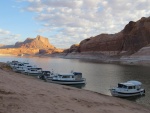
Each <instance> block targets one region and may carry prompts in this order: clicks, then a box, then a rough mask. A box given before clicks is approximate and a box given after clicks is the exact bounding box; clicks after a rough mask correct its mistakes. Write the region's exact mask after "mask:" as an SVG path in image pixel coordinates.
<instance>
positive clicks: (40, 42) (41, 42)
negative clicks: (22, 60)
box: [15, 35, 55, 49]
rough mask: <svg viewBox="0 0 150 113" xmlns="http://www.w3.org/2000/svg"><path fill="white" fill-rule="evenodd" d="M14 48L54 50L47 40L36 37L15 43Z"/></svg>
mask: <svg viewBox="0 0 150 113" xmlns="http://www.w3.org/2000/svg"><path fill="white" fill-rule="evenodd" d="M15 47H16V48H35V49H49V48H50V49H55V47H54V46H53V45H51V44H50V43H49V41H48V38H45V37H42V36H40V35H38V36H37V37H36V38H27V39H26V40H25V41H24V42H17V43H16V44H15Z"/></svg>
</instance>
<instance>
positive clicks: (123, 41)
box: [77, 17, 150, 55]
mask: <svg viewBox="0 0 150 113" xmlns="http://www.w3.org/2000/svg"><path fill="white" fill-rule="evenodd" d="M148 44H150V17H148V18H144V17H143V18H141V19H140V20H139V21H137V22H132V21H131V22H129V23H128V24H127V25H126V26H125V28H124V29H123V30H122V31H121V32H119V33H116V34H100V35H98V36H95V37H91V38H88V39H85V40H83V41H81V42H80V44H79V48H78V49H77V50H78V52H102V53H108V52H109V53H111V54H110V55H123V53H125V54H133V53H135V52H137V51H138V50H139V49H141V48H142V47H144V46H146V45H148Z"/></svg>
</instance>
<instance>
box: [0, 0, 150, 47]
mask: <svg viewBox="0 0 150 113" xmlns="http://www.w3.org/2000/svg"><path fill="white" fill-rule="evenodd" d="M149 16H150V0H0V40H1V41H0V44H4V45H11V44H15V42H17V41H21V42H23V41H24V40H25V39H26V38H36V36H37V35H41V36H43V37H47V38H48V39H49V42H50V43H51V44H52V45H54V46H55V47H57V48H69V47H70V46H71V45H73V44H78V43H80V41H82V40H84V39H86V38H89V37H93V36H96V35H99V34H101V33H108V34H114V33H117V32H119V31H121V30H122V29H123V28H124V27H125V25H126V24H128V23H129V22H130V21H137V20H139V19H141V18H142V17H149Z"/></svg>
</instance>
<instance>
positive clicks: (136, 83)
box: [127, 80, 142, 85]
mask: <svg viewBox="0 0 150 113" xmlns="http://www.w3.org/2000/svg"><path fill="white" fill-rule="evenodd" d="M127 83H132V84H134V85H142V83H141V82H139V81H135V80H130V81H127Z"/></svg>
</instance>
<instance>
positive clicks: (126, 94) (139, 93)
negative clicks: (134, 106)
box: [110, 89, 145, 97]
mask: <svg viewBox="0 0 150 113" xmlns="http://www.w3.org/2000/svg"><path fill="white" fill-rule="evenodd" d="M110 92H111V95H112V96H116V97H132V96H142V95H145V90H144V89H141V90H139V91H136V92H119V91H116V90H115V89H110Z"/></svg>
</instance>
